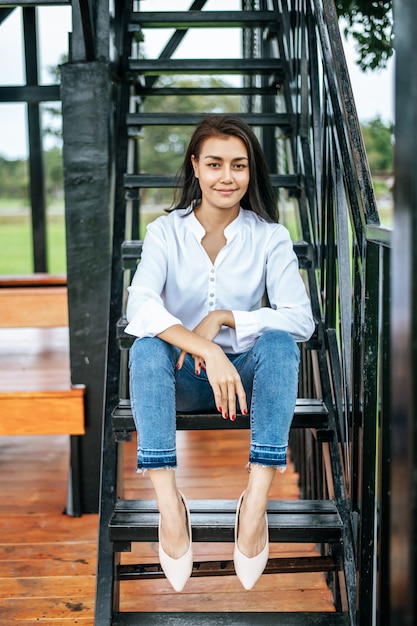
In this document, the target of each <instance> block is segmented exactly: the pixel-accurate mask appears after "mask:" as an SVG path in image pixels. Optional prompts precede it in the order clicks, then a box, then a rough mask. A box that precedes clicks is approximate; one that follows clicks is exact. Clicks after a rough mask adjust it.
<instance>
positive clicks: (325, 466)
mask: <svg viewBox="0 0 417 626" xmlns="http://www.w3.org/2000/svg"><path fill="white" fill-rule="evenodd" d="M268 5H269V8H270V9H275V10H277V11H280V12H281V14H282V20H283V22H284V23H285V24H286V25H287V27H286V28H285V29H284V37H283V38H284V41H285V45H284V47H283V49H285V52H286V54H287V55H288V64H289V66H290V67H289V70H290V71H289V72H288V74H289V76H290V77H291V78H290V80H291V81H292V82H291V85H290V93H291V94H292V98H291V104H290V106H292V108H293V111H294V112H295V113H296V114H297V119H298V120H299V133H298V139H297V144H296V145H293V146H292V149H293V159H292V160H293V162H294V163H296V164H298V166H299V169H300V170H301V171H302V173H303V180H302V185H301V189H300V201H299V204H300V217H301V226H302V231H303V238H304V239H305V240H306V241H307V242H308V243H309V244H311V246H312V249H313V250H314V255H315V263H314V268H312V269H311V270H309V287H310V294H311V299H312V303H313V308H314V310H315V314H316V316H317V321H318V333H317V339H318V349H317V351H316V352H314V351H313V352H311V353H310V357H309V358H308V355H307V357H306V355H304V358H303V364H304V367H303V374H302V382H301V384H302V385H303V386H304V387H309V388H315V390H316V393H318V394H320V393H321V394H322V397H323V399H324V400H325V402H326V404H328V408H329V412H331V413H332V414H333V415H334V420H335V434H336V440H335V441H333V442H329V443H324V444H321V445H319V444H318V437H317V435H316V436H314V435H311V434H310V433H308V432H305V433H297V434H296V436H295V437H294V438H293V441H292V444H291V448H292V454H293V456H294V459H295V461H296V464H297V467H298V468H301V471H300V477H301V482H302V485H301V486H302V489H303V492H304V493H305V495H306V497H322V496H323V492H327V494H328V495H329V496H330V497H335V498H336V499H337V500H339V498H341V499H342V500H344V502H341V503H340V504H341V505H342V509H343V506H344V507H345V510H346V518H345V524H346V527H347V533H348V538H349V537H350V540H351V541H352V559H353V560H354V564H353V565H354V569H355V570H356V576H355V577H353V576H352V571H351V570H350V571H351V573H350V574H349V572H347V571H346V568H345V575H346V576H347V577H348V578H349V576H350V578H351V580H346V585H347V589H348V590H349V589H351V590H352V592H353V590H354V589H355V586H356V591H357V594H356V601H355V605H356V606H352V599H351V601H350V602H351V606H350V607H349V612H350V613H351V619H352V614H355V613H356V619H357V623H360V624H375V623H377V621H376V620H377V619H378V618H377V616H378V614H380V613H381V614H384V610H385V609H386V607H385V602H387V599H386V597H384V594H383V593H381V592H380V590H381V589H384V588H386V586H387V584H388V550H389V548H388V546H389V541H388V536H389V528H388V511H389V503H388V494H389V480H388V469H387V468H388V467H389V438H388V437H389V401H390V398H389V386H390V385H389V358H390V355H389V293H390V285H389V256H390V231H389V230H388V229H386V228H384V227H382V226H380V224H379V216H378V211H377V208H376V202H375V197H374V192H373V187H372V180H371V175H370V171H369V166H368V161H367V157H366V152H365V149H364V145H363V140H362V135H361V131H360V125H359V121H358V117H357V113H356V108H355V104H354V99H353V94H352V89H351V85H350V81H349V74H348V69H347V65H346V60H345V56H344V51H343V44H342V40H341V36H340V28H339V24H338V20H337V13H336V9H335V6H334V4H333V2H331V1H330V2H329V1H326V2H324V0H281V1H280V2H278V1H277V0H270V1H269V3H268ZM277 55H278V56H280V55H282V50H281V51H280V50H277ZM317 371H318V372H319V374H317ZM318 380H319V383H317V381H318ZM320 387H321V388H320ZM306 463H307V465H308V467H306ZM329 467H331V468H332V469H331V471H329ZM345 558H346V557H345ZM355 579H356V580H355ZM348 595H349V593H348ZM352 597H353V598H354V593H353V594H352ZM384 607H385V609H384Z"/></svg>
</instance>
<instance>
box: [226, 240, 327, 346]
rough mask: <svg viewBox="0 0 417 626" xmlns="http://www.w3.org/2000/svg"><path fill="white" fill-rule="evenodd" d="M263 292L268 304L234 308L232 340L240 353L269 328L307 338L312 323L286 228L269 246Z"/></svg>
mask: <svg viewBox="0 0 417 626" xmlns="http://www.w3.org/2000/svg"><path fill="white" fill-rule="evenodd" d="M266 292H267V294H268V299H269V304H270V306H269V307H260V308H258V309H256V310H253V311H235V310H233V311H232V312H233V316H234V319H235V341H234V344H235V345H234V346H233V348H234V349H235V350H236V351H237V352H239V351H242V350H245V349H247V346H250V345H252V344H253V342H254V340H256V338H257V337H259V336H260V335H262V334H263V333H265V332H267V331H269V330H283V331H286V332H288V333H289V334H290V335H292V337H293V338H294V339H295V341H307V340H308V339H309V338H310V337H311V335H312V334H313V332H314V328H315V323H314V319H313V315H312V311H311V305H310V300H309V298H308V296H307V292H306V288H305V285H304V282H303V280H302V278H301V275H300V272H299V266H298V259H297V256H296V254H295V252H294V248H293V243H292V241H291V239H290V236H289V233H288V231H287V230H286V229H285V228H279V229H277V230H276V231H275V233H274V235H273V236H272V237H271V240H270V242H269V245H268V253H267V265H266Z"/></svg>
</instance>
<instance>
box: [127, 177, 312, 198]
mask: <svg viewBox="0 0 417 626" xmlns="http://www.w3.org/2000/svg"><path fill="white" fill-rule="evenodd" d="M270 179H271V183H272V186H273V187H276V188H282V189H291V190H293V191H294V192H296V191H298V190H299V188H300V177H299V176H298V174H271V175H270ZM180 183H181V181H180V180H179V179H178V177H177V176H163V175H158V174H126V175H125V177H124V186H125V188H126V191H127V195H128V198H130V197H132V198H133V197H135V195H134V190H136V189H140V188H143V189H144V188H173V187H177V186H178V185H179V184H180ZM130 190H132V195H130Z"/></svg>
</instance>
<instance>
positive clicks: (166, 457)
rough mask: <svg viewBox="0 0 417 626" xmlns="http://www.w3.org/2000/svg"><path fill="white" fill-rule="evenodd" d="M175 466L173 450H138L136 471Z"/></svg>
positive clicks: (172, 467)
mask: <svg viewBox="0 0 417 626" xmlns="http://www.w3.org/2000/svg"><path fill="white" fill-rule="evenodd" d="M176 467H177V455H176V453H175V451H170V450H168V451H167V450H165V451H164V452H158V450H147V451H146V452H145V451H143V450H138V464H137V472H138V473H143V472H145V471H146V470H149V469H175V468H176Z"/></svg>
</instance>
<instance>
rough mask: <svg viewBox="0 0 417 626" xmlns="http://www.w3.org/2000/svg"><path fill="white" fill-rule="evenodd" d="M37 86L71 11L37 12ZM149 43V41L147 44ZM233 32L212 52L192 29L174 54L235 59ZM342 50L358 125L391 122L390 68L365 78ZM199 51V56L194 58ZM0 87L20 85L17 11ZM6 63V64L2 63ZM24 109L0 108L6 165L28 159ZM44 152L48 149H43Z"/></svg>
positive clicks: (156, 5) (160, 35)
mask: <svg viewBox="0 0 417 626" xmlns="http://www.w3.org/2000/svg"><path fill="white" fill-rule="evenodd" d="M190 2H191V0H176V2H175V9H176V10H179V11H181V10H187V9H188V8H189V6H190ZM224 5H225V2H224V0H208V2H207V5H206V8H207V10H212V11H216V10H224V8H225V6H224ZM140 7H141V9H142V10H144V11H145V10H165V9H166V10H172V0H141V1H140ZM227 8H228V9H229V10H233V9H236V10H237V9H239V8H240V0H229V1H228V6H227ZM38 28H39V35H40V36H39V46H40V49H39V57H40V82H41V84H48V83H51V82H54V81H53V79H52V77H51V75H50V71H49V68H50V67H54V66H56V65H57V64H58V63H59V60H60V58H61V57H62V55H63V54H65V53H66V52H67V50H68V33H69V32H70V31H71V9H70V7H63V6H60V7H42V8H39V9H38ZM148 33H149V34H148V35H147V37H148V41H147V44H146V53H147V55H148V56H149V57H150V58H152V57H153V56H156V55H157V54H158V53H159V51H160V48H161V41H163V42H165V41H166V37H167V34H166V33H167V31H162V32H161V31H157V30H154V31H148ZM150 38H152V39H150ZM239 41H240V40H239V34H238V31H237V29H228V30H227V31H225V30H223V31H222V37H221V45H219V46H217V48H215V47H213V33H212V31H210V30H209V29H196V30H194V31H193V32H190V33H189V34H187V36H186V37H185V39H184V42H183V44H182V47H181V48H179V49H178V50H177V52H176V55H175V56H177V57H178V58H181V57H183V58H186V57H187V56H188V57H193V56H200V57H202V58H205V57H218V58H222V57H225V58H227V57H232V58H233V57H237V56H239V52H238V51H239ZM344 44H345V54H346V60H347V63H348V67H349V72H350V79H351V83H352V89H353V93H354V97H355V102H356V108H357V111H358V116H359V119H360V121H361V122H366V121H369V120H371V119H375V118H376V117H377V116H379V117H381V119H382V120H383V121H384V122H391V121H393V119H394V99H393V90H394V62H393V60H391V61H390V63H389V65H388V67H387V69H386V70H383V71H375V72H367V73H363V72H361V70H360V69H359V68H358V67H357V65H356V64H355V51H354V46H353V44H352V42H351V41H348V42H346V41H345V40H344ZM197 51H198V54H197ZM0 59H2V62H1V64H0V85H22V84H24V55H23V37H22V26H21V10H20V9H16V10H15V11H14V12H13V13H12V14H11V15H10V16H9V17H8V18H7V19H6V20H5V22H3V24H1V25H0ZM4 59H7V62H4ZM25 109H26V107H25V105H24V104H18V105H16V104H0V156H3V157H6V158H8V159H16V158H24V157H25V156H26V153H27V129H26V113H25ZM46 147H48V146H46Z"/></svg>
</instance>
